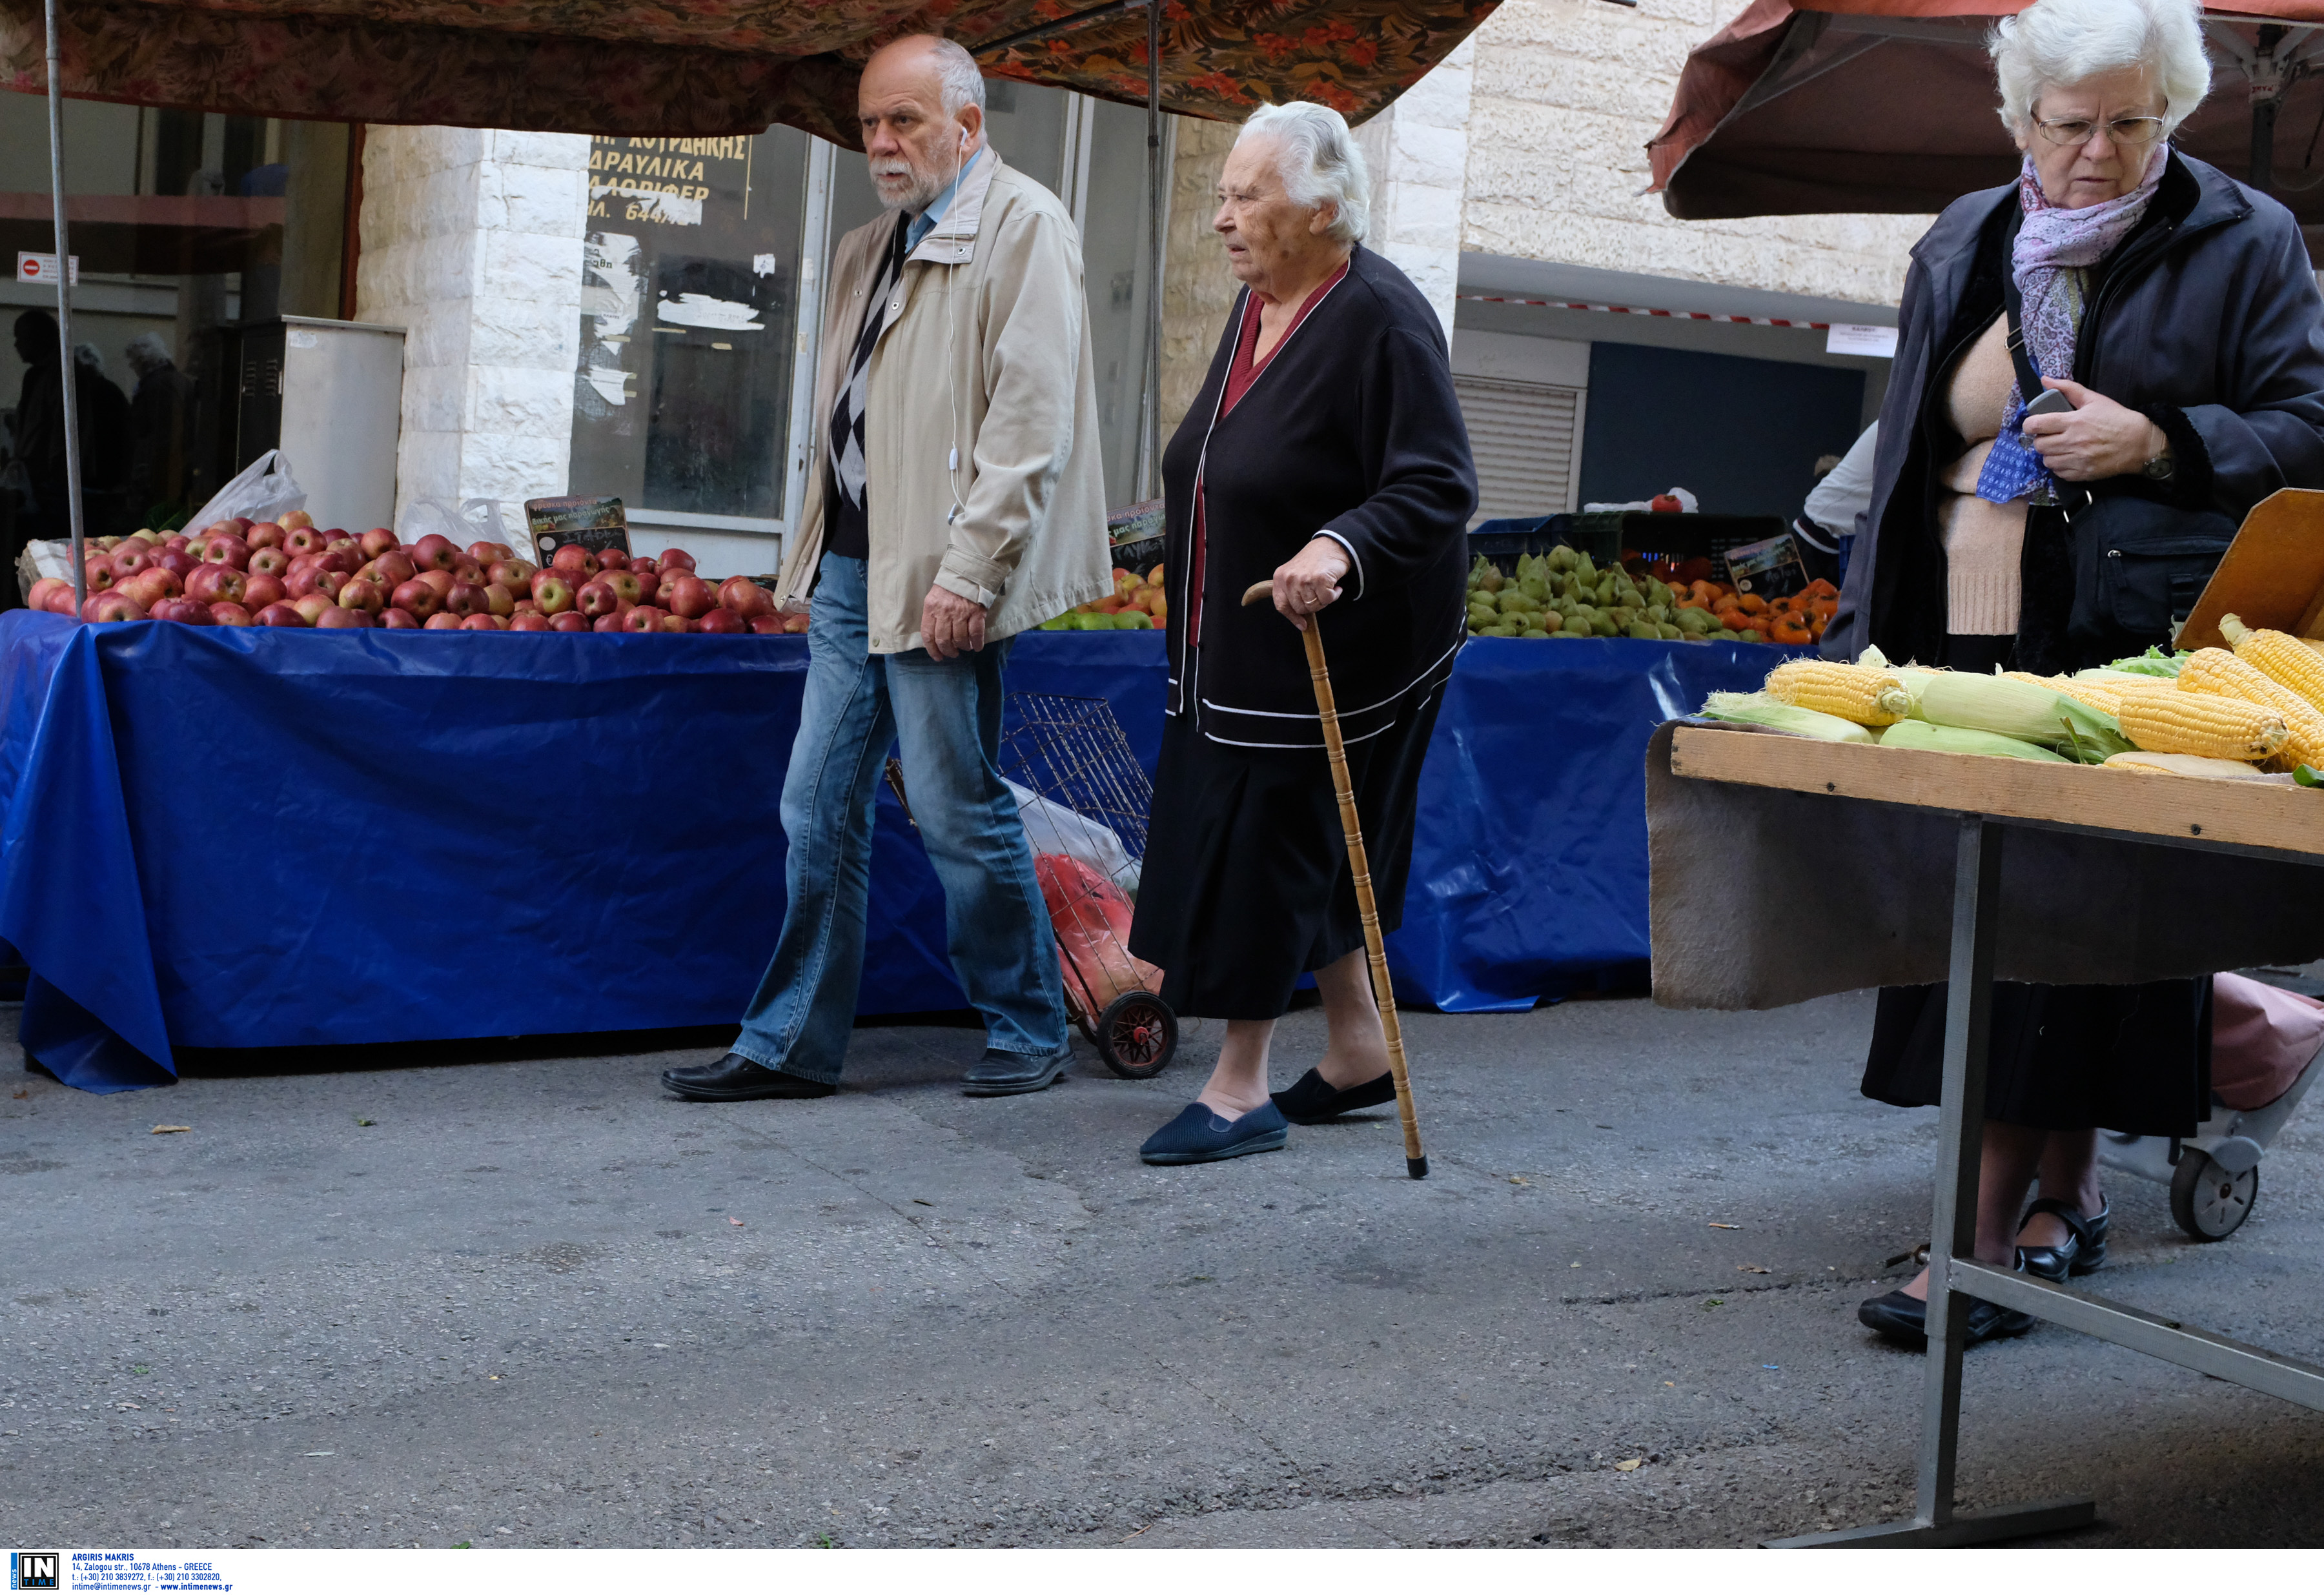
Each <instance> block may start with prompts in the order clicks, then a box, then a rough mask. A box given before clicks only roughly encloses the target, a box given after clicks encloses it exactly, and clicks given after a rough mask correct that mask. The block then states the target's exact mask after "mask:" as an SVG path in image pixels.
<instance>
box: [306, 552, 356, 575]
mask: <svg viewBox="0 0 2324 1595" xmlns="http://www.w3.org/2000/svg"><path fill="white" fill-rule="evenodd" d="M315 564H316V565H317V566H318V567H320V568H321V569H324V570H336V571H337V572H338V573H339V574H340V575H341V576H353V575H355V572H356V571H358V570H361V569H362V568H363V561H362V560H360V559H358V558H355V549H353V548H352V547H349V548H345V549H339V548H331V549H324V550H323V551H322V552H321V553H319V554H318V555H316V556H315Z"/></svg>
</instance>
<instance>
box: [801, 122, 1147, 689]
mask: <svg viewBox="0 0 2324 1595" xmlns="http://www.w3.org/2000/svg"><path fill="white" fill-rule="evenodd" d="M984 156H985V158H984V159H983V160H982V161H978V162H976V164H975V165H974V166H973V168H971V169H970V171H969V172H968V174H967V178H966V180H964V182H963V183H962V185H961V188H960V190H959V191H958V192H957V193H955V194H954V196H953V200H952V204H951V205H950V206H949V207H947V208H946V209H945V214H944V216H943V217H942V218H941V219H939V220H938V221H937V223H936V226H935V227H933V228H932V229H930V231H929V233H928V235H927V237H925V238H923V239H921V240H920V246H919V247H918V249H916V250H914V251H913V252H912V253H911V254H910V255H909V256H908V257H907V258H906V260H905V263H904V277H903V282H902V284H901V285H900V287H899V289H897V290H895V291H893V292H891V293H890V295H889V296H888V303H887V304H886V306H885V307H884V308H882V309H881V314H883V315H884V316H885V317H886V318H887V325H886V326H885V327H884V328H883V329H882V330H881V334H880V342H879V344H878V346H876V347H875V348H874V350H873V352H872V355H871V377H870V381H871V391H870V395H869V399H868V401H867V404H866V409H865V413H864V425H863V443H864V450H865V454H866V456H867V457H866V461H865V475H866V480H867V482H868V484H869V487H868V490H867V491H868V496H869V499H870V510H871V568H870V570H869V572H868V579H867V585H868V587H869V600H870V601H869V604H868V608H867V616H868V620H869V622H870V625H869V632H870V636H871V651H872V652H873V653H900V652H903V651H904V650H908V649H914V648H918V647H920V646H921V641H920V605H921V604H922V602H923V601H924V600H925V599H926V598H927V594H928V588H929V587H930V586H931V585H941V586H943V587H945V588H946V589H947V590H949V591H951V592H954V593H957V594H959V595H961V596H963V597H964V598H969V599H973V600H975V601H976V602H979V603H982V604H986V605H988V607H989V609H990V613H989V614H988V615H987V617H986V620H985V635H986V636H987V637H988V638H992V639H996V640H997V639H999V638H1002V637H1007V636H1010V635H1013V634H1014V633H1016V632H1021V631H1024V630H1026V629H1027V628H1028V627H1030V626H1037V625H1038V624H1040V623H1041V622H1043V621H1045V620H1047V619H1048V618H1049V617H1050V616H1052V615H1055V614H1060V613H1064V612H1065V611H1066V610H1068V609H1071V608H1072V607H1073V606H1074V605H1075V604H1086V603H1089V602H1090V601H1092V600H1093V599H1097V598H1102V597H1104V596H1105V595H1107V594H1108V593H1110V592H1111V591H1112V587H1113V584H1112V576H1111V570H1112V567H1111V563H1110V558H1111V554H1110V550H1109V549H1108V547H1107V544H1106V535H1105V476H1104V471H1103V468H1102V464H1101V461H1100V458H1099V454H1098V431H1097V382H1096V376H1095V373H1094V371H1093V365H1092V359H1091V353H1090V330H1089V308H1088V305H1087V303H1086V301H1085V300H1084V298H1083V295H1082V252H1081V238H1080V236H1079V235H1078V234H1077V233H1076V232H1075V231H1074V223H1073V217H1071V216H1070V215H1069V214H1068V213H1067V212H1066V210H1065V206H1064V205H1063V204H1061V203H1060V202H1059V201H1058V199H1057V197H1056V195H1054V194H1052V193H1050V192H1049V191H1048V189H1045V188H1043V187H1041V185H1040V184H1038V183H1037V182H1035V181H1033V180H1031V179H1030V178H1028V177H1026V176H1025V175H1024V174H1023V173H1021V172H1019V171H1014V170H1013V169H1011V168H1010V167H1008V166H1005V165H1003V164H1002V163H1001V157H1000V154H999V152H996V151H994V150H992V149H991V148H989V147H988V148H987V149H986V150H985V152H984ZM895 225H896V218H895V216H894V214H893V213H890V214H889V215H886V216H883V217H880V219H878V220H877V221H873V222H870V223H867V224H865V225H864V226H861V227H858V228H856V229H855V231H853V232H852V233H850V234H848V235H847V236H846V237H844V238H843V239H841V240H840V241H839V247H838V248H837V249H836V250H835V251H833V253H832V262H831V280H830V281H829V283H828V284H827V286H826V288H825V295H826V298H825V312H824V327H823V352H822V357H821V359H820V361H819V362H818V364H817V369H816V382H815V422H816V424H815V431H814V437H815V439H816V455H815V465H814V467H813V469H812V470H810V471H809V472H808V474H807V482H808V485H807V502H806V503H805V504H804V505H802V506H801V512H800V515H799V521H798V537H796V538H795V539H793V540H792V544H791V549H790V553H789V556H788V558H786V559H785V560H784V561H783V573H782V585H781V589H780V591H779V594H778V602H782V601H786V600H788V599H789V598H791V597H792V596H793V595H799V596H802V597H803V596H805V595H807V593H808V592H809V591H810V590H811V589H812V588H813V586H814V585H815V576H816V567H817V566H818V565H819V564H820V563H821V561H822V558H823V544H824V535H825V527H824V510H823V493H824V484H825V482H826V480H827V479H828V477H829V461H828V457H827V456H828V454H829V451H830V435H831V412H832V409H833V407H834V406H835V404H837V403H838V401H839V390H840V385H841V383H843V382H844V380H845V377H846V363H847V358H848V355H850V354H851V353H852V352H853V349H854V346H855V342H856V336H857V333H858V332H859V330H860V329H861V328H862V325H863V322H862V317H863V293H864V290H865V289H866V288H867V287H868V286H869V285H870V281H871V277H872V274H873V272H874V269H875V268H876V266H877V264H878V262H879V257H880V253H881V250H882V249H883V248H885V247H886V246H887V244H888V242H889V240H890V238H891V237H892V236H893V235H892V234H891V233H890V229H891V228H892V227H894V226H895ZM955 413H956V414H957V417H958V426H959V431H958V434H957V438H958V444H959V448H960V465H959V468H958V470H957V472H956V473H948V472H947V470H946V461H947V458H948V456H950V455H951V452H952V449H953V447H954V415H955ZM948 475H950V480H947V476H948ZM954 493H957V494H958V502H959V503H960V504H961V505H962V506H964V509H965V513H964V514H961V515H959V516H957V517H954V518H952V519H951V521H950V523H949V524H947V518H948V517H953V511H954Z"/></svg>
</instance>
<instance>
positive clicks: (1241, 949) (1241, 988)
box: [1130, 687, 1443, 1019]
mask: <svg viewBox="0 0 2324 1595" xmlns="http://www.w3.org/2000/svg"><path fill="white" fill-rule="evenodd" d="M1442 698H1443V687H1437V688H1435V689H1434V691H1431V692H1429V693H1428V694H1426V695H1425V696H1421V695H1417V694H1416V695H1415V701H1414V702H1413V704H1412V705H1411V706H1410V708H1409V709H1408V710H1407V711H1406V713H1405V714H1404V715H1401V716H1400V717H1398V719H1397V721H1396V723H1395V724H1392V725H1390V726H1389V727H1388V729H1387V730H1386V731H1384V732H1382V733H1379V735H1378V736H1375V737H1369V738H1367V739H1366V740H1365V741H1363V742H1355V743H1352V744H1351V745H1350V746H1349V748H1348V751H1347V752H1348V774H1349V776H1350V778H1351V783H1352V785H1353V788H1354V790H1355V795H1356V816H1357V819H1358V822H1359V823H1360V825H1362V826H1363V834H1364V852H1365V855H1366V859H1367V861H1368V862H1369V865H1370V869H1371V878H1372V891H1373V897H1374V901H1375V903H1376V905H1377V907H1378V909H1379V920H1380V930H1381V932H1382V934H1386V933H1387V932H1388V931H1391V930H1394V929H1395V928H1396V927H1397V926H1398V925H1399V924H1401V923H1402V922H1403V918H1404V887H1405V880H1406V875H1407V874H1408V873H1409V871H1410V869H1411V865H1412V825H1413V813H1414V809H1415V807H1416V802H1417V799H1418V796H1419V789H1420V766H1421V761H1423V760H1424V759H1425V757H1426V756H1427V752H1428V737H1429V733H1430V732H1431V731H1433V730H1434V728H1435V724H1436V710H1437V706H1438V704H1439V702H1440V701H1441V699H1442ZM1362 945H1364V929H1363V921H1362V919H1361V918H1360V917H1359V914H1358V911H1357V908H1356V891H1355V880H1354V877H1353V875H1352V874H1351V872H1350V871H1349V869H1348V850H1347V842H1346V838H1345V835H1344V834H1343V833H1342V829H1341V825H1340V805H1339V799H1338V798H1337V796H1336V795H1335V794H1334V793H1333V788H1332V767H1331V764H1330V761H1328V759H1327V758H1326V756H1325V754H1324V752H1323V750H1322V749H1321V748H1238V747H1229V746H1227V745H1225V744H1223V743H1220V742H1213V741H1211V740H1210V739H1209V738H1208V737H1205V736H1203V735H1202V734H1201V733H1198V732H1196V731H1195V730H1194V725H1193V723H1192V720H1191V718H1190V717H1189V716H1187V715H1173V716H1171V717H1170V718H1169V719H1168V720H1167V721H1166V722H1165V723H1164V726H1163V732H1162V759H1161V763H1160V766H1159V767H1158V768H1157V770H1156V772H1155V777H1154V809H1153V814H1152V816H1151V819H1150V821H1149V822H1148V827H1147V841H1146V859H1145V864H1144V867H1143V869H1142V870H1141V871H1140V872H1139V892H1138V911H1137V917H1136V918H1135V919H1134V920H1133V921H1132V923H1131V926H1130V951H1131V952H1132V953H1135V954H1137V955H1138V956H1139V957H1140V958H1143V959H1145V960H1146V961H1147V962H1148V963H1154V964H1158V965H1160V966H1161V969H1162V972H1163V975H1162V999H1163V1000H1164V1001H1166V1002H1167V1003H1169V1005H1170V1006H1171V1007H1172V1008H1173V1009H1175V1010H1176V1011H1177V1012H1179V1013H1181V1014H1185V1015H1189V1016H1194V1017H1200V1018H1203V1019H1277V1018H1280V1017H1281V1016H1282V1014H1283V1013H1284V1011H1285V1010H1287V1009H1288V1008H1289V1007H1290V1006H1291V993H1292V990H1293V988H1294V987H1296V985H1297V984H1298V983H1299V977H1300V975H1301V974H1302V973H1305V972H1307V971H1310V970H1317V969H1321V968H1323V966H1324V965H1325V964H1327V963H1334V962H1336V961H1337V960H1339V959H1341V958H1342V957H1344V956H1346V955H1347V954H1349V953H1351V952H1354V951H1355V950H1357V949H1358V948H1360V947H1361V946H1362Z"/></svg>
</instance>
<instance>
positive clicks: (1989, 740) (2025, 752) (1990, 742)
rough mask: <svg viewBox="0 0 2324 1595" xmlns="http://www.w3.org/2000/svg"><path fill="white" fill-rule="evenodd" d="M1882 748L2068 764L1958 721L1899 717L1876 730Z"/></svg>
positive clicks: (2048, 753) (2016, 740) (2046, 751)
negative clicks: (1943, 722) (1931, 721)
mask: <svg viewBox="0 0 2324 1595" xmlns="http://www.w3.org/2000/svg"><path fill="white" fill-rule="evenodd" d="M1880 745H1881V746H1882V747H1884V748H1920V749H1925V750H1927V751H1931V752H1935V753H1982V754H1986V755H1987V756H1991V757H1998V758H2004V759H2030V760H2033V761H2034V762H2035V763H2037V764H2070V763H2072V762H2073V761H2072V760H2070V759H2061V758H2060V757H2059V756H2058V755H2057V754H2055V753H2053V752H2052V751H2050V750H2049V749H2047V748H2043V747H2037V746H2036V745H2035V744H2033V743H2032V742H2024V741H2023V740H2021V739H2019V738H2017V737H2014V736H2003V735H2001V734H2000V733H1998V732H1991V731H1972V730H1970V729H1969V727H1967V726H1962V725H1932V724H1929V722H1927V721H1925V720H1900V721H1898V722H1897V723H1896V724H1894V725H1892V726H1890V727H1888V729H1887V730H1886V731H1884V732H1882V733H1880Z"/></svg>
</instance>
